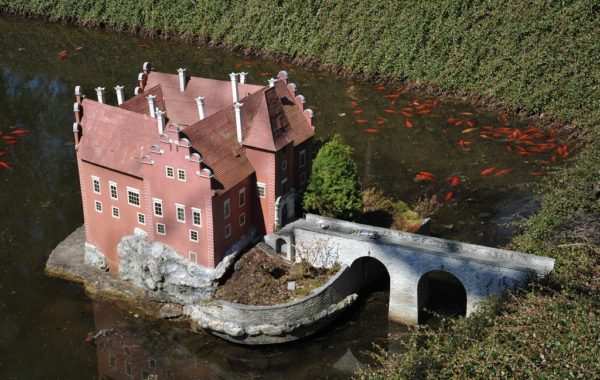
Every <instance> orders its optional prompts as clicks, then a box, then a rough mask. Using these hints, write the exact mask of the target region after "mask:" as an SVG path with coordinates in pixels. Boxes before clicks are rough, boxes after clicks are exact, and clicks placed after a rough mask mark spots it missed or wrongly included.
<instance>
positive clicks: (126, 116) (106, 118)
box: [78, 99, 158, 178]
mask: <svg viewBox="0 0 600 380" xmlns="http://www.w3.org/2000/svg"><path fill="white" fill-rule="evenodd" d="M82 108H83V118H82V120H81V126H82V138H81V141H80V143H79V150H78V155H79V157H81V159H82V160H84V161H87V162H91V163H94V164H96V165H100V166H104V167H106V168H110V169H114V170H117V171H120V172H123V173H126V174H129V175H132V176H135V177H140V178H141V177H142V165H143V164H142V161H141V158H142V156H143V155H145V154H148V153H150V147H151V146H152V144H153V143H154V142H155V141H156V138H157V135H158V131H157V127H156V119H152V118H151V117H150V116H146V115H142V114H139V113H136V112H132V111H129V110H126V109H122V108H118V107H113V106H110V105H106V104H101V103H98V102H96V101H93V100H90V99H84V100H83V104H82Z"/></svg>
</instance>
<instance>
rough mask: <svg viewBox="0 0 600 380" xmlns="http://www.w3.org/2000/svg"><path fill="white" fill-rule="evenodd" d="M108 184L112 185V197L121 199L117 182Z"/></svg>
mask: <svg viewBox="0 0 600 380" xmlns="http://www.w3.org/2000/svg"><path fill="white" fill-rule="evenodd" d="M108 185H109V187H110V197H111V198H112V199H119V194H118V193H117V184H116V183H114V182H109V183H108Z"/></svg>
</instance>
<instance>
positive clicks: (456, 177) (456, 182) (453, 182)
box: [450, 175, 460, 186]
mask: <svg viewBox="0 0 600 380" xmlns="http://www.w3.org/2000/svg"><path fill="white" fill-rule="evenodd" d="M459 182H460V179H459V178H458V176H457V175H455V176H454V177H452V181H451V182H450V184H451V185H452V186H458V183H459Z"/></svg>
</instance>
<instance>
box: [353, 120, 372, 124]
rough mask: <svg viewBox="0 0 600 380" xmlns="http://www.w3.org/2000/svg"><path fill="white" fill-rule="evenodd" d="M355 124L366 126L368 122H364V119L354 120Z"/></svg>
mask: <svg viewBox="0 0 600 380" xmlns="http://www.w3.org/2000/svg"><path fill="white" fill-rule="evenodd" d="M356 122H357V123H358V124H366V123H368V122H369V120H366V119H358V120H356Z"/></svg>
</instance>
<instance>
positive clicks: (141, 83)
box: [138, 73, 146, 90]
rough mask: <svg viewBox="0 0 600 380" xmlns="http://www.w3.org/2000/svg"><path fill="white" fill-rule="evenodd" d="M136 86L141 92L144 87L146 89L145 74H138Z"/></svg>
mask: <svg viewBox="0 0 600 380" xmlns="http://www.w3.org/2000/svg"><path fill="white" fill-rule="evenodd" d="M138 84H139V86H140V88H141V89H142V90H143V89H144V87H146V74H144V73H139V74H138Z"/></svg>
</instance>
